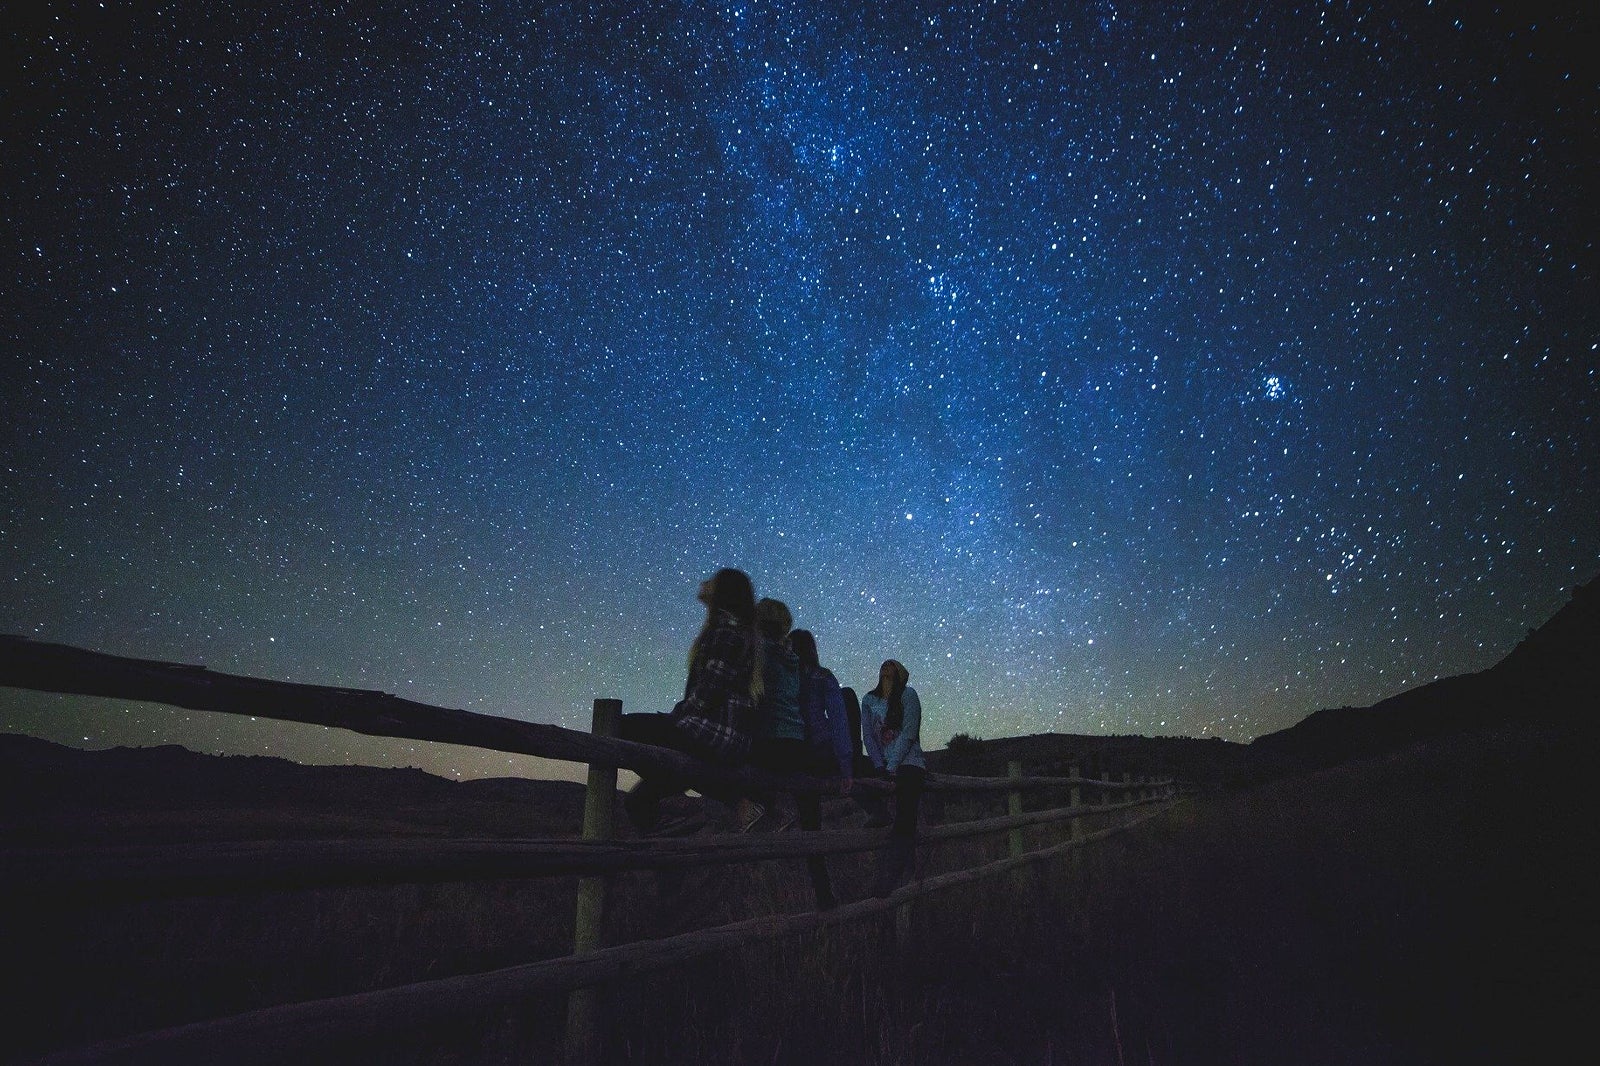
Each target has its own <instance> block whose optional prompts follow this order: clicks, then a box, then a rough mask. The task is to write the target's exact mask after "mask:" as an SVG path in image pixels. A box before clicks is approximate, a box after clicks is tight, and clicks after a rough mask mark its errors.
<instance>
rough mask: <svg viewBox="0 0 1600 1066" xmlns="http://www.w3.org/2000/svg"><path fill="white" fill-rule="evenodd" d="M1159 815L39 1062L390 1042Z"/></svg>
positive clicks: (816, 920) (864, 906)
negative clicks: (748, 914) (874, 881)
mask: <svg viewBox="0 0 1600 1066" xmlns="http://www.w3.org/2000/svg"><path fill="white" fill-rule="evenodd" d="M1163 809H1165V808H1163ZM1041 813H1043V812H1041ZM1159 813H1161V811H1160V810H1157V811H1155V812H1152V813H1151V814H1148V815H1146V816H1145V817H1143V818H1139V819H1135V820H1133V821H1130V822H1128V823H1126V824H1124V825H1118V826H1112V827H1109V828H1106V829H1102V830H1099V831H1097V832H1094V833H1089V834H1086V835H1085V836H1084V837H1082V838H1081V839H1079V840H1069V841H1066V842H1064V843H1061V844H1057V845H1055V846H1053V847H1048V848H1043V849H1041V850H1039V851H1033V852H1029V853H1027V854H1025V855H1021V856H1017V857H1014V858H1006V859H1002V860H1000V861H998V862H993V863H989V864H988V865H986V866H980V867H975V868H973V869H969V870H961V871H957V872H955V873H949V874H942V875H940V876H938V877H931V878H927V879H925V880H922V881H914V882H911V883H910V884H907V885H905V886H903V887H901V888H900V889H899V890H898V891H896V892H895V893H894V894H893V895H891V896H888V897H887V898H884V899H864V900H860V901H858V902H855V903H850V904H847V905H845V906H842V907H838V908H836V909H834V910H831V911H821V912H805V913H800V914H784V915H775V916H772V917H766V918H752V919H749V920H747V921H743V922H736V923H734V924H732V925H725V926H719V927H717V928H714V929H702V930H697V931H695V932H692V933H683V934H681V935H678V936H673V937H667V938H664V939H661V940H645V941H639V942H636V943H632V944H625V945H622V946H619V947H613V948H602V949H601V950H598V951H593V952H590V953H588V954H585V955H569V956H566V957H564V958H559V959H549V960H546V961H543V962H534V963H528V964H525V965H521V966H512V967H507V968H505V969H501V970H494V971H491V972H488V973H479V974H467V975H462V976H459V977H447V978H442V979H440V980H436V981H425V982H421V983H419V984H412V985H403V986H400V987H398V988H388V989H382V990H379V991H374V992H363V993H359V994H357V995H351V996H338V997H334V998H331V999H321V1000H314V1001H311V1002H306V1003H293V1004H287V1005H284V1006H279V1007H268V1008H266V1009H264V1010H258V1011H251V1012H249V1013H246V1014H239V1015H234V1016H232V1017H228V1018H219V1019H215V1020H212V1021H206V1022H197V1023H194V1024H192V1025H184V1026H178V1027H175V1028H172V1029H163V1030H159V1031H156V1032H150V1033H143V1034H140V1035H138V1036H133V1037H128V1038H125V1039H121V1040H111V1041H105V1042H103V1043H99V1044H94V1045H91V1046H88V1047H83V1048H76V1049H71V1050H67V1051H62V1052H58V1053H56V1054H53V1055H50V1056H48V1057H46V1058H44V1059H42V1060H40V1066H67V1064H85V1063H102V1064H151V1066H156V1064H160V1066H166V1064H174V1066H176V1064H183V1063H215V1062H228V1063H230V1064H236V1066H242V1064H245V1063H274V1064H276V1063H281V1062H286V1061H291V1060H292V1059H293V1058H295V1057H296V1056H297V1055H300V1054H303V1053H305V1052H308V1051H313V1050H325V1049H327V1048H329V1047H334V1046H351V1047H359V1046H361V1044H362V1043H363V1042H367V1041H380V1040H382V1039H385V1038H391V1037H392V1036H393V1034H394V1033H395V1032H396V1031H398V1030H412V1031H414V1030H418V1029H425V1028H427V1027H428V1026H430V1025H438V1024H443V1023H447V1022H451V1021H455V1020H457V1019H461V1018H465V1017H471V1016H473V1015H477V1014H482V1013H485V1012H488V1011H490V1010H494V1009H497V1008H501V1007H505V1006H509V1005H512V1004H515V1003H517V1002H519V1001H521V1000H523V999H525V998H526V997H528V996H530V995H534V994H539V993H550V992H564V991H569V990H571V989H573V988H581V987H584V986H588V985H595V984H599V983H602V982H605V981H613V980H617V979H622V978H627V977H630V976H632V975H635V974H640V973H646V972H649V971H652V970H658V969H662V968H664V967H668V966H672V965H675V964H677V963H679V962H682V961H684V960H686V959H691V958H695V957H698V956H701V955H705V954H709V953H712V952H717V951H726V950H729V949H731V948H737V947H740V946H743V945H746V944H750V943H754V942H756V941H761V940H768V939H772V938H774V937H779V936H786V935H789V934H794V933H802V932H807V931H810V930H813V929H820V928H822V927H824V926H830V925H839V924H842V923H844V922H850V921H855V920H858V919H861V918H865V917H869V916H871V915H875V914H882V913H884V912H886V911H889V910H892V909H894V908H896V907H899V906H900V905H902V904H904V903H906V902H908V901H910V900H913V899H915V898H917V897H918V896H922V895H926V894H928V893H930V892H936V891H940V890H943V889H947V888H952V887H955V886H957V885H963V884H970V883H972V882H975V881H979V880H982V879H984V878H988V877H992V876H994V875H996V874H1000V873H1004V872H1006V871H1008V870H1014V869H1018V868H1020V867H1023V866H1026V865H1029V864H1033V863H1039V862H1044V861H1046V860H1049V859H1052V858H1055V857H1057V856H1060V855H1064V854H1066V853H1068V852H1069V851H1071V850H1072V849H1073V848H1076V847H1080V846H1082V845H1083V844H1086V843H1089V842H1091V841H1095V840H1100V839H1103V838H1105V837H1108V836H1111V835H1113V834H1115V833H1120V832H1124V831H1125V830H1127V829H1130V828H1132V827H1133V826H1135V825H1137V824H1139V823H1140V822H1142V821H1145V820H1147V819H1148V818H1151V817H1155V816H1156V815H1157V814H1159Z"/></svg>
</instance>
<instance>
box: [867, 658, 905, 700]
mask: <svg viewBox="0 0 1600 1066" xmlns="http://www.w3.org/2000/svg"><path fill="white" fill-rule="evenodd" d="M910 680H911V671H909V670H907V669H906V668H905V665H904V664H902V663H901V662H900V661H899V660H897V659H885V660H884V661H883V665H882V666H880V667H878V687H877V688H875V689H873V690H872V691H873V692H875V693H876V694H878V695H879V696H882V697H883V698H884V699H888V698H890V697H891V696H898V695H900V693H902V692H904V691H905V690H906V682H908V681H910Z"/></svg>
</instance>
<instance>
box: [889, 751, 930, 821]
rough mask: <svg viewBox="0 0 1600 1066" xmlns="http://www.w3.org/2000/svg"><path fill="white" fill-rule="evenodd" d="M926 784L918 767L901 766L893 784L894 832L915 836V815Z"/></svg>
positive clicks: (920, 768)
mask: <svg viewBox="0 0 1600 1066" xmlns="http://www.w3.org/2000/svg"><path fill="white" fill-rule="evenodd" d="M926 783H927V777H926V773H925V772H924V770H923V769H922V767H920V766H902V767H900V773H899V774H898V775H896V777H895V782H894V832H895V833H897V834H899V835H901V836H916V835H917V814H918V812H919V811H920V810H921V807H922V790H923V786H924V785H925V784H926Z"/></svg>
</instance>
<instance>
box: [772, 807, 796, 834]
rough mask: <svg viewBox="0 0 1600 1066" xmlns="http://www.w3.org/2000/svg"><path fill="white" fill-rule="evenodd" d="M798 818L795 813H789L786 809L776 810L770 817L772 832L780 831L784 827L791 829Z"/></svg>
mask: <svg viewBox="0 0 1600 1066" xmlns="http://www.w3.org/2000/svg"><path fill="white" fill-rule="evenodd" d="M798 820H799V819H798V818H797V817H796V816H795V815H793V814H790V813H789V812H788V811H778V812H776V813H774V814H773V816H772V818H771V822H772V832H774V833H781V832H783V831H784V830H785V829H791V828H793V827H794V823H795V822H796V821H798Z"/></svg>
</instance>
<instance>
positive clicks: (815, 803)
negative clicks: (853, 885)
mask: <svg viewBox="0 0 1600 1066" xmlns="http://www.w3.org/2000/svg"><path fill="white" fill-rule="evenodd" d="M806 754H807V760H806V765H805V767H804V772H805V773H808V774H811V775H813V776H815V777H832V776H833V774H834V772H835V768H834V765H833V760H832V758H830V757H829V756H828V754H827V753H825V752H823V753H819V752H817V751H815V750H808V751H807V753H806ZM795 804H796V806H797V807H798V808H799V814H800V828H801V829H802V830H804V831H806V832H812V833H814V832H817V831H818V830H820V829H821V828H822V797H821V796H820V795H819V794H817V793H815V792H800V793H797V794H796V795H795ZM806 872H807V873H808V874H810V875H811V890H812V892H813V893H815V895H816V898H817V910H819V911H828V910H832V909H833V908H834V907H836V906H838V905H839V901H838V900H837V899H836V898H834V895H833V880H832V878H830V877H829V876H828V863H827V860H826V858H825V857H823V856H821V855H812V856H809V857H808V858H807V859H806Z"/></svg>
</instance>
